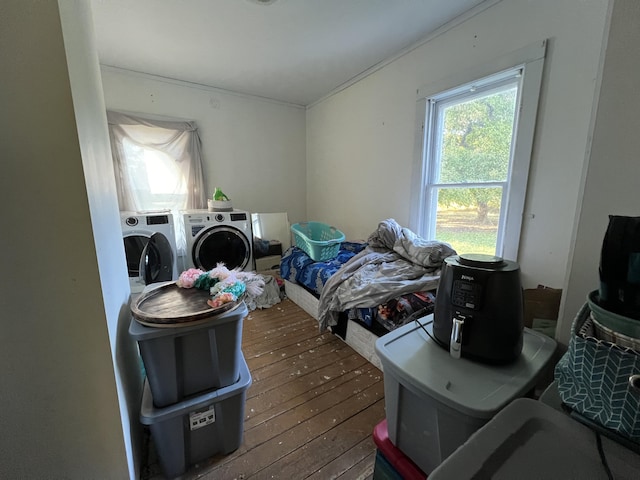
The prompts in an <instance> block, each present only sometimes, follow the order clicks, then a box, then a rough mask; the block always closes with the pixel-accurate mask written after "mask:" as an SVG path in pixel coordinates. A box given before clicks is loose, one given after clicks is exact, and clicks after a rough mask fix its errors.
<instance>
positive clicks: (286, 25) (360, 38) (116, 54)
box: [91, 0, 483, 105]
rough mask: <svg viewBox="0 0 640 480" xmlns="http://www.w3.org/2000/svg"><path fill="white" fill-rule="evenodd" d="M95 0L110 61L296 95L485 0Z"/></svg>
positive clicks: (395, 49)
mask: <svg viewBox="0 0 640 480" xmlns="http://www.w3.org/2000/svg"><path fill="white" fill-rule="evenodd" d="M91 1H92V7H93V15H94V22H95V32H96V40H97V49H98V56H99V59H100V63H101V64H102V65H107V66H112V67H118V68H122V69H126V70H131V71H135V72H143V73H149V74H153V75H158V76H161V77H166V78H170V79H175V80H182V81H186V82H191V83H196V84H200V85H205V86H210V87H215V88H221V89H225V90H231V91H234V92H238V93H243V94H249V95H256V96H260V97H265V98H269V99H274V100H278V101H282V102H287V103H291V104H295V105H309V104H312V103H313V102H315V101H317V100H319V99H321V98H323V97H324V96H326V95H327V94H329V93H331V92H332V91H334V90H335V89H337V88H338V87H340V86H341V85H344V84H345V83H347V82H348V81H349V80H350V79H352V78H354V77H357V76H358V75H360V74H362V73H363V72H366V71H367V70H369V69H371V68H373V67H374V66H376V65H378V64H379V63H380V62H383V61H385V60H387V59H389V58H390V57H393V56H394V55H397V54H399V53H400V52H402V51H404V50H406V49H407V48H409V47H411V46H412V45H415V44H416V43H418V42H419V41H420V40H422V39H424V38H425V37H427V36H428V35H429V34H431V33H432V32H433V31H435V30H437V29H438V28H439V27H440V26H442V25H443V24H446V23H447V22H449V21H451V20H452V19H454V18H455V17H457V16H458V15H460V14H462V13H464V12H465V11H467V10H469V9H471V8H473V7H474V6H476V5H478V4H480V3H482V2H483V0H275V1H273V0H266V1H265V0H134V1H132V0H91ZM263 3H264V4H263ZM266 3H270V4H266Z"/></svg>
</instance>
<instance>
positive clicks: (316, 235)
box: [291, 222, 345, 262]
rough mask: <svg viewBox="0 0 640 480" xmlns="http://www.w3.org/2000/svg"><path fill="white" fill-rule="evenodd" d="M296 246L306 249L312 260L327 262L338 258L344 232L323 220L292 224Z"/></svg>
mask: <svg viewBox="0 0 640 480" xmlns="http://www.w3.org/2000/svg"><path fill="white" fill-rule="evenodd" d="M291 232H293V238H294V240H295V243H296V247H298V248H300V249H302V250H304V251H305V253H306V254H307V255H309V257H311V259H312V260H315V261H316V262H326V261H328V260H332V259H334V258H336V256H337V255H338V252H339V251H340V244H341V243H342V242H344V238H345V237H344V233H342V232H341V231H340V230H338V229H337V228H336V227H332V226H331V225H327V224H326V223H322V222H300V223H294V224H293V225H291Z"/></svg>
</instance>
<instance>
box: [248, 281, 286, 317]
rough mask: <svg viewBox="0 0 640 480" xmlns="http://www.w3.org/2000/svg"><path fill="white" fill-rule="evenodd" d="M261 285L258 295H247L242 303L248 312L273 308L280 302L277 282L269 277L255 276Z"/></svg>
mask: <svg viewBox="0 0 640 480" xmlns="http://www.w3.org/2000/svg"><path fill="white" fill-rule="evenodd" d="M255 276H256V277H257V278H258V279H259V281H260V282H261V283H262V285H263V289H262V291H261V293H260V294H259V295H250V294H249V293H247V295H246V296H245V300H244V303H245V304H246V305H247V308H248V309H249V310H255V309H256V308H259V309H263V308H269V307H273V306H274V305H275V304H277V303H280V301H281V300H282V298H281V296H280V287H279V286H278V282H277V281H276V279H275V278H274V277H272V276H271V275H262V274H260V273H258V274H255Z"/></svg>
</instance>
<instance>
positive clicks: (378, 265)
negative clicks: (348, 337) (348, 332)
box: [318, 219, 456, 331]
mask: <svg viewBox="0 0 640 480" xmlns="http://www.w3.org/2000/svg"><path fill="white" fill-rule="evenodd" d="M455 254H456V251H455V250H454V249H453V248H451V246H450V245H449V244H446V243H442V242H438V241H432V240H425V239H424V238H422V237H419V236H418V235H416V234H415V233H413V232H412V231H411V230H409V229H408V228H403V227H401V226H400V225H399V224H398V223H397V222H396V221H395V220H394V219H387V220H384V221H382V222H380V224H379V225H378V228H377V230H376V231H374V232H373V233H372V234H371V235H370V236H369V239H368V246H367V247H366V248H365V249H364V250H363V251H362V252H360V253H359V254H357V255H356V256H354V257H353V258H352V259H351V260H349V261H348V262H347V263H345V264H344V265H343V266H342V268H340V270H338V271H337V272H336V273H335V274H333V275H332V276H331V278H329V280H328V281H327V283H325V285H324V287H323V289H322V293H321V295H320V302H319V305H318V321H319V322H320V330H321V331H324V330H325V329H326V328H327V327H330V326H334V325H337V323H338V315H339V314H340V312H342V311H344V310H348V309H350V308H353V307H375V306H377V305H380V304H382V303H385V302H387V301H388V300H391V299H392V298H395V297H399V296H400V295H403V294H405V293H411V292H421V291H425V290H433V289H434V288H436V287H437V286H438V281H439V279H440V270H441V268H442V262H443V261H444V259H445V258H446V257H449V256H451V255H455Z"/></svg>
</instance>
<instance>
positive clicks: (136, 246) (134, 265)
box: [123, 233, 149, 279]
mask: <svg viewBox="0 0 640 480" xmlns="http://www.w3.org/2000/svg"><path fill="white" fill-rule="evenodd" d="M123 241H124V253H125V255H126V256H127V271H128V273H129V278H133V279H137V278H139V277H140V273H141V272H140V258H141V257H142V252H144V249H145V247H146V246H147V243H149V235H142V234H139V233H136V234H131V235H126V236H125V237H124V238H123Z"/></svg>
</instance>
